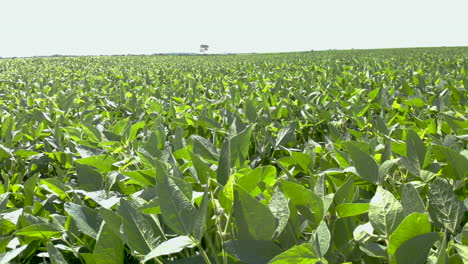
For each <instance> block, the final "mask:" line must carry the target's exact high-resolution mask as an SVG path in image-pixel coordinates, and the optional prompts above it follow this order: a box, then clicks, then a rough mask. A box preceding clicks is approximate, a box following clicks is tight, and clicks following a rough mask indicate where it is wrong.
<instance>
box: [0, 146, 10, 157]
mask: <svg viewBox="0 0 468 264" xmlns="http://www.w3.org/2000/svg"><path fill="white" fill-rule="evenodd" d="M11 157H13V153H12V152H11V150H10V149H8V148H6V147H5V146H3V145H2V144H0V160H2V159H8V158H11Z"/></svg>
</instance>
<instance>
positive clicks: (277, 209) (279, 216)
mask: <svg viewBox="0 0 468 264" xmlns="http://www.w3.org/2000/svg"><path fill="white" fill-rule="evenodd" d="M268 207H269V208H270V211H271V213H272V214H273V216H274V217H275V218H276V221H277V223H278V225H277V226H276V230H275V235H274V238H277V237H278V236H279V235H280V234H281V232H283V230H284V228H285V227H286V224H287V223H288V220H289V213H290V212H289V207H288V200H287V199H286V196H284V194H283V193H282V192H281V191H280V189H279V188H278V187H276V188H275V190H274V191H273V196H272V197H271V200H270V202H269V203H268Z"/></svg>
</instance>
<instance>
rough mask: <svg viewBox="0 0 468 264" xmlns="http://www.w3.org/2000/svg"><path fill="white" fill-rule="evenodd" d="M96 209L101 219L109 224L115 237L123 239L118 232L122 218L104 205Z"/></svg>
mask: <svg viewBox="0 0 468 264" xmlns="http://www.w3.org/2000/svg"><path fill="white" fill-rule="evenodd" d="M98 211H99V214H100V215H101V217H102V219H104V222H105V223H106V224H107V225H109V226H110V228H109V229H110V230H111V231H113V232H114V235H115V236H116V237H119V238H120V240H123V239H124V237H123V235H122V233H121V232H120V227H121V226H122V218H121V217H120V216H119V215H118V214H117V213H115V212H114V211H112V210H109V209H106V208H104V207H101V208H99V209H98ZM101 228H102V227H101ZM106 228H107V227H106ZM98 236H99V234H98Z"/></svg>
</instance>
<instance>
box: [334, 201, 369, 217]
mask: <svg viewBox="0 0 468 264" xmlns="http://www.w3.org/2000/svg"><path fill="white" fill-rule="evenodd" d="M368 211H369V204H367V203H344V204H339V205H338V206H337V207H336V212H337V214H338V217H349V216H355V215H360V214H364V213H367V212H368Z"/></svg>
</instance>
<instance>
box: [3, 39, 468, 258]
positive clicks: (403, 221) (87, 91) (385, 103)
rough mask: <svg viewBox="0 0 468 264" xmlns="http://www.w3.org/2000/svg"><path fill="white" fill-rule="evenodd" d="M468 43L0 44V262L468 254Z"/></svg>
mask: <svg viewBox="0 0 468 264" xmlns="http://www.w3.org/2000/svg"><path fill="white" fill-rule="evenodd" d="M467 88H468V48H464V47H459V48H419V49H393V50H350V51H320V52H304V53H285V54H263V55H262V54H255V55H236V56H191V57H184V56H180V57H177V56H130V57H125V56H124V57H70V58H35V59H34V58H32V59H2V60H0V111H1V115H0V264H3V263H54V264H55V263H57V264H62V263H83V264H84V263H86V264H94V263H95V264H101V263H142V262H146V263H174V264H176V263H179V264H180V263H212V264H215V263H216V264H227V263H247V264H250V263H252V264H266V263H271V264H283V263H398V264H400V263H408V264H409V263H426V262H427V263H467V262H468V224H466V223H467V222H468V214H467V206H468V200H467V199H466V198H467V197H468V185H467V180H466V178H467V176H468V150H467V143H468V121H467V118H468V115H467V113H468V102H467V100H468V93H467Z"/></svg>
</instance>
